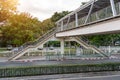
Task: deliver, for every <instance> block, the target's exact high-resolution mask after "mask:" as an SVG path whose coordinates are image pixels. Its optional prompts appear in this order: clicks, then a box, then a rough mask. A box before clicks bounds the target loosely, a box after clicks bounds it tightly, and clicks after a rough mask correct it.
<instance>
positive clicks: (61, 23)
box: [61, 21, 63, 31]
mask: <svg viewBox="0 0 120 80" xmlns="http://www.w3.org/2000/svg"><path fill="white" fill-rule="evenodd" d="M61 31H63V21H61Z"/></svg>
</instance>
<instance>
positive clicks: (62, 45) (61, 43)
mask: <svg viewBox="0 0 120 80" xmlns="http://www.w3.org/2000/svg"><path fill="white" fill-rule="evenodd" d="M60 45H61V55H62V57H63V54H64V39H61V41H60Z"/></svg>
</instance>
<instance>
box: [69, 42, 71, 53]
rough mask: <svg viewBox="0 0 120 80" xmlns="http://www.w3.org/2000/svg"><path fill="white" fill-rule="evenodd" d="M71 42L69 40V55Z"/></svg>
mask: <svg viewBox="0 0 120 80" xmlns="http://www.w3.org/2000/svg"><path fill="white" fill-rule="evenodd" d="M70 48H71V42H70V41H69V55H70Z"/></svg>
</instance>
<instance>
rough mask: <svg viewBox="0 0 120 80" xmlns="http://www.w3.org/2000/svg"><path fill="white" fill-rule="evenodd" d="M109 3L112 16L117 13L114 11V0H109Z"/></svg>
mask: <svg viewBox="0 0 120 80" xmlns="http://www.w3.org/2000/svg"><path fill="white" fill-rule="evenodd" d="M110 4H111V8H112V13H113V16H116V15H117V12H116V9H115V3H114V0H110Z"/></svg>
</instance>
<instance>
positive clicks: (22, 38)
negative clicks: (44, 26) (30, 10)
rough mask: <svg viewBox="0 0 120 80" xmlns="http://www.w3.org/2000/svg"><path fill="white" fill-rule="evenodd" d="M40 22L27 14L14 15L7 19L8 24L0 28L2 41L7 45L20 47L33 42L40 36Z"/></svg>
mask: <svg viewBox="0 0 120 80" xmlns="http://www.w3.org/2000/svg"><path fill="white" fill-rule="evenodd" d="M39 25H40V22H39V21H38V20H37V19H36V18H32V16H31V15H29V14H27V13H21V14H15V15H13V16H12V17H10V18H9V20H8V24H6V25H5V26H4V27H2V28H1V30H2V33H3V39H4V41H6V43H7V44H17V45H21V44H23V43H25V42H27V41H31V40H34V39H35V38H36V37H38V36H40V35H36V34H38V33H39V32H40V29H39Z"/></svg>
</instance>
